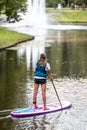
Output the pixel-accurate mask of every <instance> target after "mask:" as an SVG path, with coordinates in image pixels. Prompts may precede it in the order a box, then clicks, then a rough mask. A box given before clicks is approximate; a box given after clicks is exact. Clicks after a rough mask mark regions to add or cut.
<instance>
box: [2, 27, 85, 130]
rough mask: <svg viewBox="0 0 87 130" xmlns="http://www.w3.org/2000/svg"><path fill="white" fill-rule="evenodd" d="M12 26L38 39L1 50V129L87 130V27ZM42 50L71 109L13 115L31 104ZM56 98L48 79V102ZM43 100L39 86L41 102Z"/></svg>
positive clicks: (58, 89) (59, 92)
mask: <svg viewBox="0 0 87 130" xmlns="http://www.w3.org/2000/svg"><path fill="white" fill-rule="evenodd" d="M66 26H67V25H66ZM11 29H14V30H17V31H19V32H24V33H28V34H33V35H35V39H34V40H32V41H28V42H26V43H22V44H20V45H18V46H15V47H12V48H9V49H7V50H5V51H3V52H0V130H87V30H83V29H81V30H80V29H79V30H75V29H73V30H72V29H70V30H66V29H65V30H61V29H58V30H56V29H38V31H37V28H36V29H34V30H33V31H32V29H31V28H29V27H25V28H23V27H20V28H19V29H17V28H11ZM42 52H45V53H46V55H47V58H48V61H49V62H50V64H51V68H52V73H53V78H54V84H55V87H56V89H57V91H58V94H59V97H60V100H69V101H70V102H71V103H72V108H70V109H67V110H64V111H62V112H57V113H53V114H47V115H42V116H36V117H29V118H23V119H22V118H21V119H15V118H12V117H11V116H10V112H11V111H12V110H14V109H16V108H22V107H31V106H32V95H33V77H32V74H33V71H34V69H35V64H36V61H37V60H38V59H39V55H40V53H42ZM57 101H58V99H57V96H56V94H55V91H54V88H53V85H52V83H51V82H50V80H49V79H48V82H47V103H51V102H57ZM42 103H43V102H42V98H41V90H40V88H39V93H38V104H42ZM58 103H59V102H58Z"/></svg>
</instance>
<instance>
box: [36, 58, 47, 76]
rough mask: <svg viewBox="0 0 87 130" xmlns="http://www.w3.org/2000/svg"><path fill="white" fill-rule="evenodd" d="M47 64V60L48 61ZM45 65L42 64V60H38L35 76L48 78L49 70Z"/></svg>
mask: <svg viewBox="0 0 87 130" xmlns="http://www.w3.org/2000/svg"><path fill="white" fill-rule="evenodd" d="M46 64H47V62H46ZM45 67H46V65H45V66H40V60H39V61H38V62H37V64H36V69H35V72H34V76H38V77H44V78H46V77H47V72H46V70H45Z"/></svg>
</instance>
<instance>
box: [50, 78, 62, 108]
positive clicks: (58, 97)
mask: <svg viewBox="0 0 87 130" xmlns="http://www.w3.org/2000/svg"><path fill="white" fill-rule="evenodd" d="M51 81H52V84H53V87H54V90H55V93H56V95H57V98H58V101H59V103H60V106H61V108H62V110H63V107H62V103H61V101H60V98H59V95H58V93H57V90H56V87H55V85H54V82H53V80H51Z"/></svg>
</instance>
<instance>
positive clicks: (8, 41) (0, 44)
mask: <svg viewBox="0 0 87 130" xmlns="http://www.w3.org/2000/svg"><path fill="white" fill-rule="evenodd" d="M33 38H34V37H33V36H30V35H27V34H22V33H17V32H15V31H10V30H8V29H6V28H4V27H0V49H4V48H6V47H10V46H13V45H16V44H18V43H20V42H23V41H27V40H30V39H33Z"/></svg>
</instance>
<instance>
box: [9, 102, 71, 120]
mask: <svg viewBox="0 0 87 130" xmlns="http://www.w3.org/2000/svg"><path fill="white" fill-rule="evenodd" d="M61 103H62V108H61V106H60V105H59V103H58V102H56V103H51V104H47V108H48V109H47V110H44V109H43V105H42V106H38V108H36V109H34V108H20V109H17V110H14V111H12V112H11V116H12V117H17V118H22V117H32V116H38V115H44V114H48V113H53V112H57V111H61V110H64V109H68V108H70V107H71V106H72V104H71V103H70V102H69V101H62V102H61Z"/></svg>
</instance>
